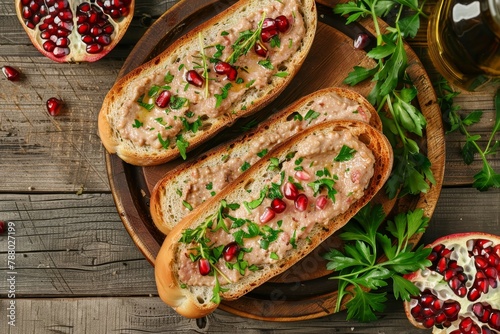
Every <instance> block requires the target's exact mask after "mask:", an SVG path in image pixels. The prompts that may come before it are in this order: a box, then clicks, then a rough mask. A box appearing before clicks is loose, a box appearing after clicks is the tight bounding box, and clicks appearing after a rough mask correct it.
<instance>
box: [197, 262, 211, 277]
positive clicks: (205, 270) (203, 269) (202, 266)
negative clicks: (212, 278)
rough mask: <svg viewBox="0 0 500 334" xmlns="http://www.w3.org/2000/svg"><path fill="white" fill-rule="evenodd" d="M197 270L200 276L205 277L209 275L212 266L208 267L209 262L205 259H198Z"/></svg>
mask: <svg viewBox="0 0 500 334" xmlns="http://www.w3.org/2000/svg"><path fill="white" fill-rule="evenodd" d="M198 270H199V272H200V275H202V276H206V275H208V274H210V271H211V270H212V266H211V265H210V261H208V260H207V259H200V260H199V261H198Z"/></svg>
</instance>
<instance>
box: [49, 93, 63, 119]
mask: <svg viewBox="0 0 500 334" xmlns="http://www.w3.org/2000/svg"><path fill="white" fill-rule="evenodd" d="M46 105H47V111H48V112H49V114H50V115H51V116H57V115H59V114H60V112H61V109H62V105H63V103H62V101H61V100H59V99H58V98H56V97H51V98H50V99H48V100H47V103H46Z"/></svg>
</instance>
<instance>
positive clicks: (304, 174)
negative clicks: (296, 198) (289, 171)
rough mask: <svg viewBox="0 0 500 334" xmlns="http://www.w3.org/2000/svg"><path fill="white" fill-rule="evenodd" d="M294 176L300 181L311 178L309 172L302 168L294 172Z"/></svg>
mask: <svg viewBox="0 0 500 334" xmlns="http://www.w3.org/2000/svg"><path fill="white" fill-rule="evenodd" d="M295 178H297V179H299V180H301V181H308V180H310V179H311V176H310V175H309V173H307V172H304V171H303V170H299V171H296V172H295Z"/></svg>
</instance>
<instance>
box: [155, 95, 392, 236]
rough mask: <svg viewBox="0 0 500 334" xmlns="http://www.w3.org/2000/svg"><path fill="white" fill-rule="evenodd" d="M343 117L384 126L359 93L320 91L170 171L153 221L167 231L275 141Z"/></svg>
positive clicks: (158, 194) (159, 188)
mask: <svg viewBox="0 0 500 334" xmlns="http://www.w3.org/2000/svg"><path fill="white" fill-rule="evenodd" d="M342 119H343V120H355V121H362V122H366V123H369V124H370V125H372V126H373V127H375V128H377V129H378V130H381V129H382V122H381V121H380V118H379V116H378V114H377V112H376V110H375V109H374V108H373V106H372V105H371V104H370V103H369V102H368V101H367V100H366V99H365V98H364V97H363V96H362V95H360V94H358V93H357V92H355V91H352V90H349V89H345V88H338V87H330V88H325V89H322V90H319V91H316V92H314V93H312V94H309V95H307V96H305V97H303V98H301V99H299V100H298V101H296V102H294V103H293V104H291V105H289V106H288V107H286V108H284V109H283V110H281V111H280V112H278V113H276V114H274V115H273V116H271V117H270V118H268V119H267V120H266V121H264V122H262V123H261V124H259V126H258V127H256V128H255V129H252V130H251V131H249V132H247V133H246V134H244V135H243V136H241V137H239V138H237V139H235V140H233V141H231V142H230V143H225V144H223V145H220V146H218V147H216V148H214V149H212V150H210V151H209V152H207V153H206V154H204V155H202V156H200V157H198V158H196V159H192V160H191V161H188V162H185V163H183V164H181V165H179V166H178V167H176V168H175V169H174V170H171V171H169V172H168V173H167V174H166V175H165V176H164V177H163V178H162V179H161V180H160V181H158V182H157V183H156V185H155V188H154V189H153V191H152V193H151V200H150V212H151V217H152V219H153V222H154V223H155V225H156V227H157V228H158V229H159V230H160V231H161V232H162V233H164V234H168V232H169V231H170V230H171V229H172V228H173V227H174V226H175V225H176V224H177V223H178V222H179V221H180V220H181V219H182V218H184V216H185V215H187V214H188V213H189V212H190V211H191V210H193V209H194V208H196V207H198V206H199V205H200V204H201V203H203V202H204V201H206V200H207V199H210V198H211V197H213V196H214V195H215V194H217V193H218V192H220V191H221V190H222V189H223V188H224V187H225V186H226V185H227V184H229V183H230V182H231V181H232V180H234V179H235V178H236V177H238V176H239V175H240V174H241V173H243V172H244V171H245V170H246V169H247V168H248V167H249V166H251V165H253V164H254V163H255V162H257V161H259V160H260V159H261V158H263V157H264V156H266V155H267V152H268V151H269V150H271V149H272V148H273V147H274V146H276V145H278V144H280V143H283V142H285V141H286V140H287V139H288V138H290V137H291V136H293V135H295V134H297V133H299V132H300V131H302V130H304V129H306V128H308V127H311V126H314V125H317V124H320V123H324V122H327V121H331V120H342Z"/></svg>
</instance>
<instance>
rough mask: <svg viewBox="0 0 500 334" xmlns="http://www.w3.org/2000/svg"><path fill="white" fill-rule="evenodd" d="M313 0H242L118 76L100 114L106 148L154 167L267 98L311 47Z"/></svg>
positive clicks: (289, 76)
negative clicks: (133, 68)
mask: <svg viewBox="0 0 500 334" xmlns="http://www.w3.org/2000/svg"><path fill="white" fill-rule="evenodd" d="M316 25H317V13H316V7H315V2H314V1H313V0H287V1H276V0H240V1H238V2H237V3H236V4H234V5H233V6H231V7H229V8H228V9H227V10H225V11H224V12H221V13H220V14H219V15H217V16H215V17H213V18H212V19H210V20H209V21H207V22H206V23H203V24H202V25H200V26H199V27H197V28H195V29H193V30H192V31H190V32H188V33H187V34H186V35H184V36H183V37H182V38H180V39H178V40H177V41H175V42H174V43H173V44H172V45H171V46H169V47H168V48H167V49H166V50H165V51H164V52H162V53H161V54H160V55H159V56H157V57H156V58H154V59H152V60H151V61H149V62H147V63H145V64H144V65H142V66H140V67H138V68H136V69H135V70H133V71H131V72H130V73H128V74H127V75H125V76H124V77H122V78H121V79H119V80H118V81H117V82H116V83H115V84H114V86H113V87H112V88H111V90H110V91H109V92H108V94H107V95H106V98H105V99H104V102H103V105H102V108H101V111H100V113H99V119H98V127H99V135H100V138H101V140H102V142H103V145H104V146H105V148H106V149H107V151H108V152H110V153H116V154H117V155H118V156H119V157H120V158H122V159H123V160H124V161H126V162H128V163H130V164H133V165H141V166H148V165H158V164H161V163H164V162H167V161H169V160H172V159H174V158H177V157H178V156H179V155H181V156H182V157H183V158H185V157H186V152H187V151H189V150H191V149H193V148H194V147H196V146H198V145H199V144H201V143H202V142H204V141H206V140H207V139H208V138H210V137H212V136H213V135H215V134H216V133H218V132H219V131H220V130H222V129H223V128H224V127H227V126H229V125H231V124H232V123H233V122H234V121H235V120H236V119H237V118H240V117H242V116H247V115H249V114H252V113H254V112H256V111H258V110H259V109H261V108H262V107H263V106H265V105H267V104H268V103H269V102H271V101H272V100H273V99H274V98H275V97H276V96H277V95H278V94H279V93H280V92H281V91H282V90H283V89H284V88H285V87H286V86H287V85H288V84H289V83H290V81H291V80H292V78H293V77H294V75H295V74H296V73H297V71H298V70H299V68H300V66H301V65H302V63H303V61H304V59H305V58H306V56H307V54H308V52H309V50H310V47H311V45H312V42H313V39H314V36H315V32H316Z"/></svg>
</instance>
